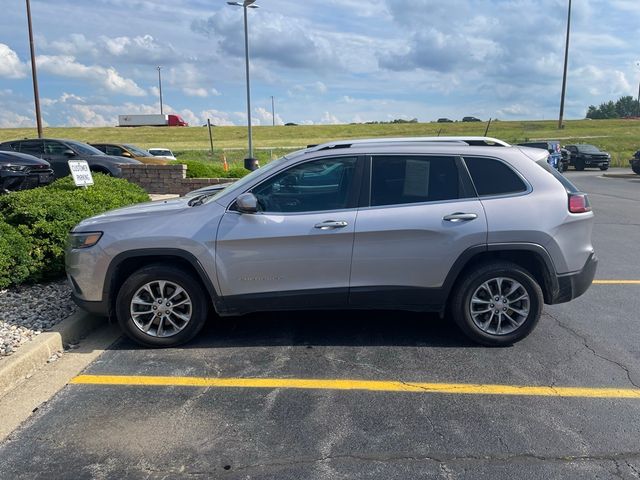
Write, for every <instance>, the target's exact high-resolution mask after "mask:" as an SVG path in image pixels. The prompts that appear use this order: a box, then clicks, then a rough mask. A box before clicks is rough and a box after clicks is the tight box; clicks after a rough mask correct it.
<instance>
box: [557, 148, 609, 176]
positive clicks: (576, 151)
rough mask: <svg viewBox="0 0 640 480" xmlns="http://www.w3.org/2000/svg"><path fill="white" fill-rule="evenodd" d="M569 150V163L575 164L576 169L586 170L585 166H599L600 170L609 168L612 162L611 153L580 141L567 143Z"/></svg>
mask: <svg viewBox="0 0 640 480" xmlns="http://www.w3.org/2000/svg"><path fill="white" fill-rule="evenodd" d="M564 148H566V149H567V150H568V151H569V165H573V167H574V168H575V169H576V170H584V169H585V168H590V167H593V168H599V169H600V170H608V169H609V164H610V163H611V155H609V154H608V153H607V152H603V151H602V150H600V149H599V148H598V147H595V146H593V145H588V144H586V143H580V144H578V145H567V146H565V147H564Z"/></svg>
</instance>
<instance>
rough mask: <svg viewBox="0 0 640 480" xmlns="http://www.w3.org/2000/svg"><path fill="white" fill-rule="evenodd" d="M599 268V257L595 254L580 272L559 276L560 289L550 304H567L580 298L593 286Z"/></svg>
mask: <svg viewBox="0 0 640 480" xmlns="http://www.w3.org/2000/svg"><path fill="white" fill-rule="evenodd" d="M597 268H598V257H596V254H595V253H592V254H591V255H590V256H589V258H588V259H587V261H586V263H585V264H584V267H582V269H581V270H580V271H578V272H574V273H570V274H567V275H558V276H557V281H558V284H557V285H558V288H557V289H556V291H555V292H554V294H553V298H551V301H550V302H549V304H551V305H555V304H557V303H566V302H569V301H571V300H573V299H574V298H578V297H579V296H580V295H582V294H583V293H584V292H586V291H587V290H588V289H589V287H590V286H591V283H592V282H593V279H594V277H595V275H596V269H597Z"/></svg>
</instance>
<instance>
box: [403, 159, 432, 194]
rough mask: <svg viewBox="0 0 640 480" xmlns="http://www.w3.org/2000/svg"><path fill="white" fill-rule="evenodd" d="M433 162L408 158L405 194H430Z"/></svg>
mask: <svg viewBox="0 0 640 480" xmlns="http://www.w3.org/2000/svg"><path fill="white" fill-rule="evenodd" d="M430 166H431V162H429V161H424V160H407V163H406V169H405V175H404V192H403V195H406V196H412V197H425V198H426V197H428V196H429V167H430Z"/></svg>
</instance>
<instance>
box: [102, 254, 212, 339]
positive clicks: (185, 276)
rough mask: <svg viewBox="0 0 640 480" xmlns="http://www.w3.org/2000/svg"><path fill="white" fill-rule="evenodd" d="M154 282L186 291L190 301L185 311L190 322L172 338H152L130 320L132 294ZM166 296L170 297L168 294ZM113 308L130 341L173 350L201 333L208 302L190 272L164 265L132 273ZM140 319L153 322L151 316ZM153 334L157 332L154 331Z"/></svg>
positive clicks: (121, 288)
mask: <svg viewBox="0 0 640 480" xmlns="http://www.w3.org/2000/svg"><path fill="white" fill-rule="evenodd" d="M154 281H166V282H171V283H172V284H174V285H177V286H179V287H180V288H182V289H183V290H184V291H185V292H186V295H187V296H188V299H189V300H190V302H191V308H190V309H189V312H188V313H190V315H191V316H190V319H189V320H188V321H187V322H186V324H185V325H184V327H183V328H182V330H177V329H176V333H175V334H172V335H171V336H154V335H153V333H154V332H151V334H148V333H145V332H143V331H142V329H141V328H140V327H138V326H137V325H136V323H135V321H134V319H133V318H132V314H131V311H130V308H131V305H132V303H131V302H132V300H133V297H134V295H135V294H136V292H138V291H139V290H140V289H141V288H142V287H143V286H144V285H146V284H148V283H151V282H154ZM168 295H170V293H169V294H168ZM168 295H167V298H168ZM159 296H164V295H159ZM178 298H187V297H178ZM115 307H116V317H117V318H118V323H119V324H120V327H121V328H122V330H123V331H124V332H125V333H126V335H127V336H128V337H129V338H131V339H132V340H134V341H135V342H137V343H139V344H141V345H144V346H146V347H174V346H176V345H181V344H183V343H186V342H188V341H189V340H191V339H192V338H193V337H195V336H196V335H197V334H198V333H199V332H200V330H202V327H204V324H205V322H206V320H207V316H208V314H209V301H208V299H207V294H206V293H205V291H204V289H203V288H202V286H201V285H200V282H198V280H196V279H195V278H194V277H193V276H192V275H190V274H189V273H186V272H184V271H182V270H180V269H178V268H175V267H170V266H164V265H149V266H146V267H143V268H141V269H140V270H138V271H136V272H134V273H133V274H132V275H131V276H130V277H129V278H128V279H127V280H126V281H125V282H124V283H123V284H122V287H120V290H119V291H118V296H117V298H116V305H115ZM154 307H155V302H154ZM174 308H175V306H174ZM179 313H181V314H182V315H183V316H184V315H185V311H184V310H183V311H181V312H179ZM140 318H151V319H153V318H154V314H151V316H150V317H142V316H138V319H140ZM173 319H174V320H176V318H175V317H173ZM158 320H159V319H153V322H156V321H158ZM158 323H159V322H158ZM166 325H167V326H168V327H169V328H170V329H171V330H174V328H172V327H171V324H170V323H166ZM156 330H158V328H156ZM155 333H158V332H157V331H156V332H155ZM165 333H166V332H165Z"/></svg>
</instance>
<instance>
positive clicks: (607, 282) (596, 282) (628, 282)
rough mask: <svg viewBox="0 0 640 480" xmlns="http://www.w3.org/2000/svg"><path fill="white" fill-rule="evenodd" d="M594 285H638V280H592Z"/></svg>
mask: <svg viewBox="0 0 640 480" xmlns="http://www.w3.org/2000/svg"><path fill="white" fill-rule="evenodd" d="M593 284H594V285H640V280H594V281H593Z"/></svg>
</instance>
